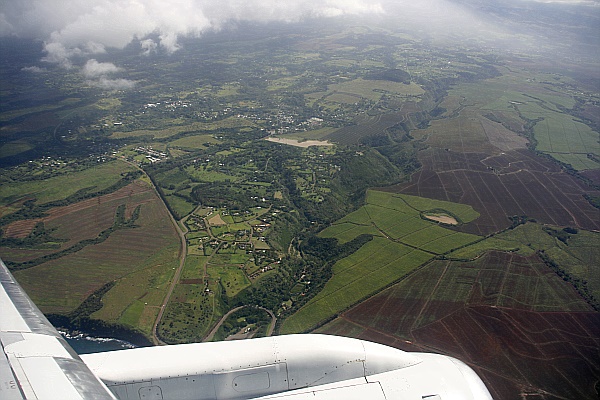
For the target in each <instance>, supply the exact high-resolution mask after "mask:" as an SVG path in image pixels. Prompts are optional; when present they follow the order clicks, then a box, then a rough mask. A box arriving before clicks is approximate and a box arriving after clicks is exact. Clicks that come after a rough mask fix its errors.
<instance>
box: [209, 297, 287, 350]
mask: <svg viewBox="0 0 600 400" xmlns="http://www.w3.org/2000/svg"><path fill="white" fill-rule="evenodd" d="M244 307H252V306H239V307H236V308H234V309H233V310H229V312H228V313H227V314H225V315H223V316H222V317H221V319H220V320H219V322H218V323H217V325H215V327H214V328H212V330H211V331H210V333H209V334H208V336H206V337H205V338H204V340H203V342H210V341H211V340H212V339H213V337H214V336H215V334H216V333H217V331H218V330H219V328H220V327H221V325H223V322H225V321H226V320H227V318H228V317H229V316H230V315H231V314H233V313H234V312H236V311H237V310H241V309H242V308H244ZM258 308H260V309H261V310H264V311H266V312H268V313H269V315H270V316H271V325H270V326H269V330H268V331H267V336H271V335H272V334H273V331H274V330H275V323H276V322H277V317H275V314H273V311H271V310H267V309H266V308H263V307H258Z"/></svg>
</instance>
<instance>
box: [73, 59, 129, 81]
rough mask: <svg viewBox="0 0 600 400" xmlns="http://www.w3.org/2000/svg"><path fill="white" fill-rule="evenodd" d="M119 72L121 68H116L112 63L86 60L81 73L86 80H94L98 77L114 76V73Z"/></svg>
mask: <svg viewBox="0 0 600 400" xmlns="http://www.w3.org/2000/svg"><path fill="white" fill-rule="evenodd" d="M119 71H121V68H119V67H117V66H116V65H115V64H113V63H101V62H98V61H96V60H95V59H91V60H88V62H87V63H86V64H85V65H84V66H83V69H82V73H83V75H85V76H86V77H88V78H95V77H98V76H103V75H108V74H114V73H115V72H119Z"/></svg>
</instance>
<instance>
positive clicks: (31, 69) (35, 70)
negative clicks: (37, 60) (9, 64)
mask: <svg viewBox="0 0 600 400" xmlns="http://www.w3.org/2000/svg"><path fill="white" fill-rule="evenodd" d="M21 71H25V72H32V73H34V74H39V73H42V72H46V68H40V67H36V66H35V65H34V66H32V67H23V68H21Z"/></svg>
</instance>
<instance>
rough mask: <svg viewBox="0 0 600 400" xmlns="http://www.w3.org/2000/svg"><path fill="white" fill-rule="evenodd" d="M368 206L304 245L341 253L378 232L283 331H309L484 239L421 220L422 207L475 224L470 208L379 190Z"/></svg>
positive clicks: (338, 264) (369, 198)
mask: <svg viewBox="0 0 600 400" xmlns="http://www.w3.org/2000/svg"><path fill="white" fill-rule="evenodd" d="M366 202H367V204H366V205H365V206H363V207H361V208H360V209H358V210H357V211H355V212H353V213H351V214H349V215H347V216H345V217H344V218H342V219H341V220H339V221H338V222H336V223H334V224H333V225H332V226H331V227H329V228H327V229H325V230H324V231H323V232H321V233H320V234H319V236H320V237H322V238H327V239H321V242H316V243H315V239H309V240H308V241H307V242H306V244H303V246H302V247H301V249H302V248H305V249H306V250H305V251H308V252H309V253H314V254H332V255H336V254H337V252H336V250H335V246H334V247H333V248H331V246H332V245H333V244H334V243H336V242H337V240H339V241H340V243H342V244H341V245H340V247H339V248H340V249H341V248H343V247H344V246H347V245H348V244H351V243H352V240H356V239H358V238H360V237H365V236H367V234H366V233H367V232H370V231H372V230H373V229H375V230H376V231H377V233H378V234H377V235H376V236H371V235H368V236H369V237H372V241H370V242H369V243H367V244H365V245H363V246H362V247H360V249H358V250H357V251H356V252H353V253H351V254H352V255H350V256H348V257H345V258H343V259H340V260H339V261H337V262H336V263H335V264H334V265H333V266H332V278H331V279H330V280H329V281H327V283H326V284H325V286H324V288H323V290H322V291H321V292H319V294H318V295H317V296H315V297H314V298H313V299H312V300H310V301H309V302H308V303H307V304H306V305H305V306H304V307H302V308H301V309H300V310H299V311H298V312H296V313H295V314H293V315H292V316H291V317H289V318H287V319H286V321H285V322H284V324H283V327H282V332H285V333H291V332H298V331H301V332H302V331H307V330H310V329H311V328H314V327H315V326H317V325H319V324H322V323H323V322H325V321H328V320H330V319H332V318H333V317H335V316H337V314H339V313H340V312H342V311H343V310H345V309H347V308H348V307H350V306H352V305H354V304H356V303H358V302H359V301H360V300H362V299H365V298H367V297H369V296H370V295H373V294H374V293H377V292H379V291H380V290H382V289H383V288H385V287H387V286H389V285H391V284H393V283H395V282H397V281H399V280H400V279H402V278H404V277H405V276H406V275H408V274H410V273H411V272H412V271H414V270H415V269H417V268H418V267H419V266H421V265H423V264H424V263H426V262H427V261H429V260H431V259H432V258H433V257H434V256H435V255H436V254H442V253H446V252H448V251H451V250H452V249H454V248H457V247H462V246H465V245H468V244H469V243H473V242H476V241H479V240H481V238H480V237H478V236H475V235H468V234H464V233H460V232H454V231H451V230H449V229H447V228H442V227H440V226H437V224H436V223H434V222H431V221H427V220H424V219H421V218H420V213H421V210H420V209H423V210H425V209H436V210H445V212H447V213H450V211H449V210H452V215H456V217H457V218H458V219H460V220H461V221H468V222H470V221H472V220H474V219H475V218H476V217H477V216H478V214H477V213H476V212H474V211H473V209H472V208H471V207H468V206H464V205H460V204H453V203H450V202H444V201H436V200H431V199H424V198H418V197H415V196H407V195H398V194H392V193H386V192H379V191H374V190H369V191H368V192H367V197H366ZM399 232H403V234H399ZM352 234H355V235H356V236H354V237H351V235H352ZM309 249H310V250H309Z"/></svg>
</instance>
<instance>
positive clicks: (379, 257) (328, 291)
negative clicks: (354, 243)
mask: <svg viewBox="0 0 600 400" xmlns="http://www.w3.org/2000/svg"><path fill="white" fill-rule="evenodd" d="M431 257H432V256H431V255H430V254H427V253H424V252H422V251H420V250H414V249H411V248H409V247H407V246H404V245H402V244H399V243H394V242H391V241H389V240H386V239H384V238H374V239H373V240H372V241H370V242H369V243H367V244H366V245H364V246H363V247H362V248H360V249H359V250H358V251H357V252H355V253H354V254H352V255H351V256H350V257H347V258H344V259H343V260H340V261H338V262H337V263H336V264H335V265H334V266H333V274H334V276H333V278H332V279H330V280H329V282H327V284H326V285H325V288H324V289H323V290H322V291H321V292H320V293H319V294H318V295H317V296H316V297H315V298H314V299H312V300H311V301H309V302H308V303H307V304H306V305H305V306H304V307H302V308H301V309H300V311H298V312H297V313H295V314H293V315H292V316H291V317H289V318H288V319H286V320H285V322H284V324H283V326H282V328H281V332H282V333H292V332H303V331H307V330H309V329H311V328H313V327H314V326H316V325H318V324H319V323H322V322H324V321H326V320H328V319H330V318H332V317H334V316H336V315H337V314H338V313H340V312H341V311H343V310H345V309H346V308H348V307H350V306H351V305H353V304H355V303H357V302H358V301H360V300H361V299H364V298H366V297H368V296H370V295H372V294H374V293H376V292H377V291H378V290H381V289H382V288H383V287H385V286H387V285H389V284H391V283H393V282H394V281H396V280H398V279H399V278H401V277H402V276H404V275H406V274H408V273H410V272H411V271H413V270H414V269H415V268H417V267H418V266H420V265H422V264H423V263H425V262H427V261H428V260H430V259H431Z"/></svg>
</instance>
